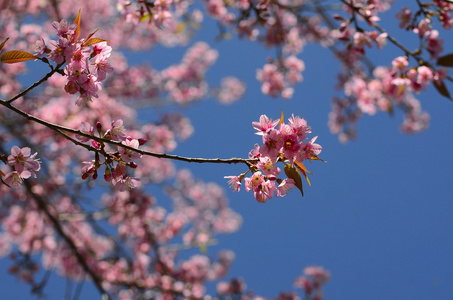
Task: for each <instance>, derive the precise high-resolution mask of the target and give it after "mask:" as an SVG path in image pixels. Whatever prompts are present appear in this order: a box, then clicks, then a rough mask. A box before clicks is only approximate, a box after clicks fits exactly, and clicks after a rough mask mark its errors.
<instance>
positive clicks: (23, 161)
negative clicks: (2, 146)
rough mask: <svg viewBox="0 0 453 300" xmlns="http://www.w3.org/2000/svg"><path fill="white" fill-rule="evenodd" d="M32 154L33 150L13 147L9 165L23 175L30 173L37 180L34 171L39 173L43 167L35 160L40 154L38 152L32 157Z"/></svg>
mask: <svg viewBox="0 0 453 300" xmlns="http://www.w3.org/2000/svg"><path fill="white" fill-rule="evenodd" d="M30 154H31V150H30V148H28V147H24V148H22V149H20V148H19V147H17V146H13V147H12V148H11V155H10V156H8V163H9V165H10V166H14V168H15V169H16V171H17V172H19V174H21V173H22V172H23V171H30V173H31V175H33V177H35V178H36V174H35V173H34V171H36V172H37V171H39V170H40V169H41V165H40V164H39V161H38V159H35V157H36V155H37V154H38V153H37V152H36V153H35V154H33V155H31V156H30ZM29 156H30V157H29ZM28 177H29V176H28ZM28 177H27V178H28ZM22 178H25V177H22Z"/></svg>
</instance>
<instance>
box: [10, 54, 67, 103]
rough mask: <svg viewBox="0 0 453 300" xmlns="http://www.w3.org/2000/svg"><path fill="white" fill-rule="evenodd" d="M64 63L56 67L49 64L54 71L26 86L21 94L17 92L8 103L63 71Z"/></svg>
mask: <svg viewBox="0 0 453 300" xmlns="http://www.w3.org/2000/svg"><path fill="white" fill-rule="evenodd" d="M63 65H64V62H62V63H61V64H58V65H57V66H56V67H55V68H53V67H52V65H50V64H49V66H50V67H51V68H52V71H50V72H49V73H47V74H46V75H45V76H44V77H43V78H41V79H40V80H38V81H36V82H35V83H33V84H32V85H30V86H29V87H28V88H26V89H25V90H23V91H22V92H20V93H19V94H17V95H16V96H14V97H13V98H11V99H9V100H7V101H5V102H6V103H11V102H13V101H14V100H16V99H18V98H20V97H22V96H24V95H25V94H27V93H28V92H29V91H31V90H32V89H34V88H35V87H37V86H38V85H40V84H41V83H43V82H44V81H46V80H47V79H49V78H50V77H51V76H52V75H53V74H55V73H57V72H59V71H61V70H60V68H61V66H63Z"/></svg>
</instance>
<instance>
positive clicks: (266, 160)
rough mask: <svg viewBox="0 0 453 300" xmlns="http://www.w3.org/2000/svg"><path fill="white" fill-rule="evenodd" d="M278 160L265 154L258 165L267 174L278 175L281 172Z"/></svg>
mask: <svg viewBox="0 0 453 300" xmlns="http://www.w3.org/2000/svg"><path fill="white" fill-rule="evenodd" d="M276 162H277V161H276V160H274V161H273V160H272V159H271V158H270V157H269V156H265V157H260V161H259V162H258V163H257V164H256V166H257V167H258V168H260V169H261V171H263V173H264V174H266V175H274V176H278V175H279V174H280V168H279V167H277V166H276V165H275V163H276Z"/></svg>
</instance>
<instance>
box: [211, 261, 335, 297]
mask: <svg viewBox="0 0 453 300" xmlns="http://www.w3.org/2000/svg"><path fill="white" fill-rule="evenodd" d="M329 280H330V272H329V271H327V270H325V269H324V268H323V267H318V266H309V267H306V268H305V269H304V270H303V274H302V275H301V276H299V277H297V278H296V279H295V281H294V286H295V287H296V288H299V289H302V290H303V292H304V293H303V297H302V299H305V300H323V299H324V296H323V292H322V288H323V286H324V284H326V283H327V282H328V281H329ZM217 295H218V296H219V298H220V299H241V300H253V299H263V298H261V297H259V296H258V295H255V294H254V292H253V291H251V290H250V291H248V290H247V285H246V283H245V282H244V279H242V278H232V279H231V280H229V281H221V282H219V283H218V284H217ZM273 299H281V300H283V299H284V300H300V299H301V297H300V296H299V294H298V293H297V292H281V293H280V294H279V295H278V296H277V297H275V298H273Z"/></svg>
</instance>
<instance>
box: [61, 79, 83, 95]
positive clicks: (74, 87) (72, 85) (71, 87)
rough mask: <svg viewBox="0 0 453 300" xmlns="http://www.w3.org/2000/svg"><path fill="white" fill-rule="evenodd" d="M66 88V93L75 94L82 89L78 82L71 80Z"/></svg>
mask: <svg viewBox="0 0 453 300" xmlns="http://www.w3.org/2000/svg"><path fill="white" fill-rule="evenodd" d="M64 90H65V92H66V93H68V94H71V95H74V94H77V93H78V92H79V91H80V86H79V85H78V84H77V82H75V81H73V80H70V81H68V83H66V85H65V86H64Z"/></svg>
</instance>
